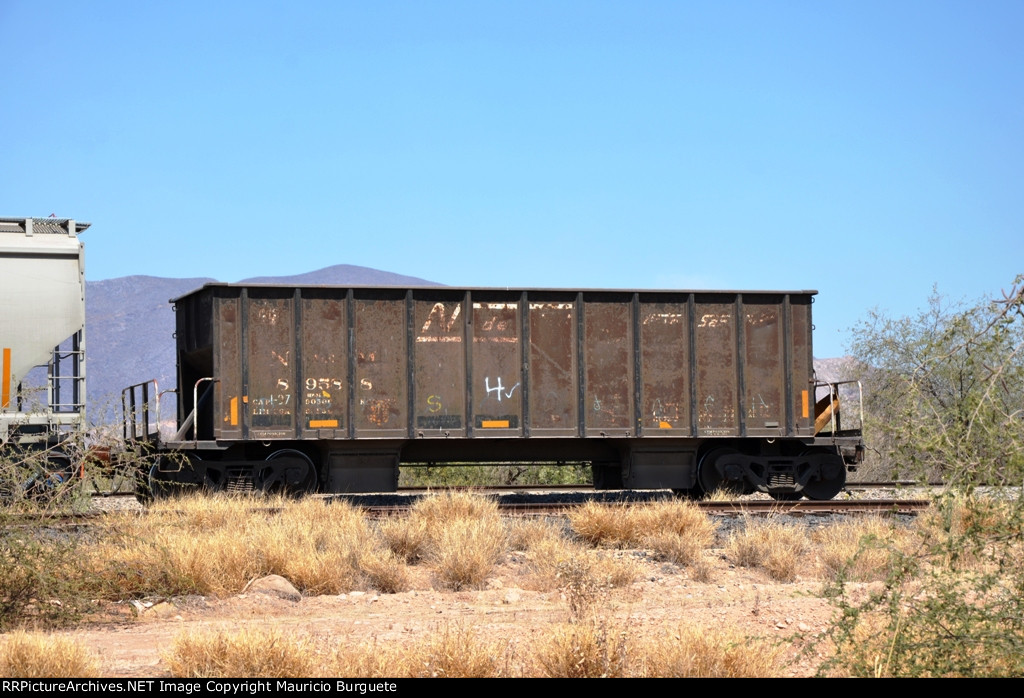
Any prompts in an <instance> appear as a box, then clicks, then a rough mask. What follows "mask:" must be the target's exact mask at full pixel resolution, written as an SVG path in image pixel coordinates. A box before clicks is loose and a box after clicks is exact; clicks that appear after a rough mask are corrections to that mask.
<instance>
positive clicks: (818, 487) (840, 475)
mask: <svg viewBox="0 0 1024 698" xmlns="http://www.w3.org/2000/svg"><path fill="white" fill-rule="evenodd" d="M803 455H805V456H809V455H819V456H826V457H828V458H827V459H826V460H825V462H823V463H822V464H821V467H820V469H819V472H818V475H817V476H816V477H814V478H812V479H811V480H810V481H809V482H808V483H807V484H806V485H804V495H805V496H806V497H807V498H808V499H814V500H817V501H825V500H828V499H832V498H833V497H835V496H836V495H837V494H839V493H840V492H842V491H843V488H844V487H845V486H846V464H845V463H844V462H843V458H842V456H839V455H836V454H835V453H832V452H831V451H829V450H828V449H824V448H813V449H809V450H807V451H804V453H803Z"/></svg>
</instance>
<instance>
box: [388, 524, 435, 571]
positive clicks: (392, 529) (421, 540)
mask: <svg viewBox="0 0 1024 698" xmlns="http://www.w3.org/2000/svg"><path fill="white" fill-rule="evenodd" d="M377 532H378V533H379V534H380V537H381V539H382V540H383V541H384V545H386V546H387V547H388V549H389V550H391V552H393V553H394V554H395V555H397V556H398V557H400V558H402V559H403V560H405V561H406V562H408V563H410V564H413V563H416V562H419V560H420V559H421V558H422V557H423V555H424V553H425V552H426V548H427V541H428V540H429V536H428V535H427V521H426V519H425V518H424V517H422V516H392V517H389V518H387V519H385V520H384V521H381V522H380V524H379V525H378V526H377Z"/></svg>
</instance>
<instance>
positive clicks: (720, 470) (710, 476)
mask: <svg viewBox="0 0 1024 698" xmlns="http://www.w3.org/2000/svg"><path fill="white" fill-rule="evenodd" d="M737 453H739V451H737V450H736V449H735V448H716V449H715V450H713V451H710V452H708V453H706V454H704V457H703V458H701V459H700V465H699V466H698V467H697V484H698V485H700V488H701V490H703V491H704V494H711V493H712V492H717V491H719V490H723V491H725V492H729V493H732V494H742V493H743V491H744V488H745V483H744V482H743V473H742V471H740V469H739V468H738V467H736V466H730V465H729V464H728V463H726V462H725V461H726V460H727V459H728V457H729V456H731V455H735V454H737Z"/></svg>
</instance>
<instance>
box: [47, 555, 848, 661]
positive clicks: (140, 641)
mask: <svg viewBox="0 0 1024 698" xmlns="http://www.w3.org/2000/svg"><path fill="white" fill-rule="evenodd" d="M615 554H621V555H630V556H632V557H634V558H635V559H636V560H637V562H638V563H639V565H640V567H641V569H642V575H641V576H640V577H639V578H638V581H636V582H635V583H633V584H632V585H631V586H628V587H624V588H620V589H616V590H614V591H612V592H611V595H610V597H609V599H608V602H607V608H606V611H605V613H606V614H607V615H608V616H609V617H611V618H614V619H616V620H617V621H622V623H623V626H622V627H626V628H628V633H629V634H630V635H631V636H632V637H633V638H634V639H642V638H644V637H645V636H650V637H663V636H664V633H665V632H666V631H667V630H671V629H673V628H676V627H678V626H679V625H680V624H681V623H695V624H698V625H699V626H701V627H707V628H709V629H722V628H733V629H737V630H739V631H741V632H742V633H744V634H747V635H756V636H761V637H765V638H770V639H773V640H778V641H782V642H786V643H787V644H788V645H789V650H788V652H787V660H788V661H787V663H786V665H785V666H784V667H783V668H782V669H781V670H780V673H781V675H783V676H811V675H813V674H814V672H815V669H816V668H817V666H818V664H819V662H820V661H821V657H820V656H818V655H815V654H813V653H812V654H810V655H805V656H802V657H798V655H799V654H800V650H801V649H803V646H802V645H800V644H798V643H792V642H790V641H789V638H791V637H792V636H794V635H797V634H800V635H801V636H804V637H807V636H814V635H817V634H819V633H821V632H822V631H823V630H824V629H825V627H826V625H827V623H828V620H829V618H830V615H831V609H830V608H829V607H828V605H827V604H826V603H825V602H824V601H823V600H822V599H820V598H818V596H817V592H818V591H819V590H820V588H821V581H820V579H819V578H818V577H817V576H816V575H813V576H808V577H806V578H803V577H801V578H798V579H797V581H796V582H793V583H785V584H783V583H777V582H773V581H772V580H770V579H769V578H768V577H767V575H765V574H764V573H763V572H761V571H758V570H751V569H746V568H740V567H735V566H734V565H732V564H731V563H730V562H729V560H728V559H726V558H725V556H724V553H723V551H721V550H714V551H711V552H710V553H709V554H711V555H713V559H714V562H713V565H714V567H713V573H712V575H711V581H710V582H709V583H702V582H697V581H694V580H693V579H692V578H691V574H690V572H689V571H687V570H686V569H684V568H680V567H678V566H676V565H673V564H670V563H665V562H658V561H655V560H652V559H651V558H650V556H649V555H647V554H646V553H644V552H643V551H619V552H617V553H615ZM520 557H521V556H520ZM413 569H414V570H415V572H414V583H413V587H414V588H413V590H411V591H407V592H403V593H399V594H379V593H375V592H353V593H348V594H342V595H339V596H316V597H304V598H302V599H301V600H299V601H288V600H285V599H283V598H279V597H277V596H273V595H268V594H264V593H253V592H249V593H244V594H240V595H238V596H234V597H230V598H222V599H214V598H209V597H188V598H180V599H169V600H162V601H161V600H157V601H155V602H151V603H152V605H148V607H145V608H143V609H141V610H140V609H139V608H138V607H137V606H136V605H134V604H132V603H130V602H125V603H118V604H109V605H108V606H106V608H105V610H104V612H103V613H102V614H101V616H100V617H97V618H94V619H93V620H92V622H90V623H87V624H84V625H82V626H80V627H79V628H78V629H75V630H72V631H66V632H65V633H64V634H67V635H70V636H72V637H74V638H76V639H77V640H78V641H80V642H82V643H84V644H85V645H86V646H88V647H89V648H91V649H92V650H94V651H95V652H96V653H97V654H98V655H99V656H100V658H101V662H102V672H103V674H104V676H107V677H139V678H151V677H166V676H168V673H167V665H166V663H165V661H164V659H163V657H164V655H165V654H166V653H167V652H168V651H169V650H170V648H171V646H172V643H173V641H174V638H175V637H176V636H178V635H179V634H181V633H187V632H195V631H201V630H206V629H213V630H216V629H230V630H237V629H240V628H243V627H247V626H249V627H258V628H274V629H276V630H278V631H283V632H288V633H292V632H294V633H296V634H300V635H311V636H315V637H326V638H328V639H330V640H331V641H332V642H344V643H370V644H372V643H375V642H376V643H401V642H405V641H409V640H412V639H415V638H418V637H421V636H424V635H425V634H428V633H431V632H432V631H436V630H439V629H443V628H445V627H449V628H451V627H458V628H464V629H469V630H472V631H474V632H476V633H479V634H481V635H482V636H483V637H487V638H507V639H508V640H509V641H510V642H512V643H513V645H514V647H522V648H528V647H529V646H530V644H531V641H532V640H533V639H535V638H537V637H540V634H541V633H543V632H544V630H545V628H546V626H548V625H550V624H553V623H559V622H564V621H566V620H567V619H568V605H567V602H566V599H565V598H564V596H563V595H562V594H561V593H560V592H558V591H534V590H530V588H529V587H530V583H529V578H528V577H527V576H526V573H525V571H524V568H523V564H522V560H521V559H520V558H519V557H517V555H516V554H515V553H512V554H510V555H508V556H507V557H506V559H505V561H504V562H503V563H502V565H500V566H499V568H498V569H497V570H496V572H495V574H493V575H492V576H491V577H490V578H489V580H488V581H487V583H486V584H485V587H484V588H483V589H480V590H473V591H458V592H453V591H441V590H437V589H435V588H433V587H434V584H433V583H432V581H431V579H430V576H429V570H427V569H425V568H420V567H415V568H413Z"/></svg>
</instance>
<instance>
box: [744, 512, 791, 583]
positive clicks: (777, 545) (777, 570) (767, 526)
mask: <svg viewBox="0 0 1024 698" xmlns="http://www.w3.org/2000/svg"><path fill="white" fill-rule="evenodd" d="M743 523H744V525H743V528H742V530H740V531H738V532H736V533H733V534H732V535H730V536H729V541H728V543H727V544H726V548H727V550H728V554H729V555H730V557H732V558H733V559H734V560H735V561H736V564H737V565H741V566H743V567H758V568H761V569H763V570H764V571H765V572H767V573H768V576H770V577H771V578H772V579H774V580H776V581H780V582H792V581H794V580H795V579H796V575H797V571H798V570H801V569H806V567H807V565H806V561H807V554H808V553H809V552H810V551H809V542H810V541H809V539H808V537H807V532H806V531H805V530H804V529H803V528H802V527H798V526H795V525H791V524H785V523H782V522H780V521H779V520H777V519H776V518H772V517H770V518H768V519H754V518H752V517H749V516H747V517H745V518H744V522H743Z"/></svg>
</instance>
